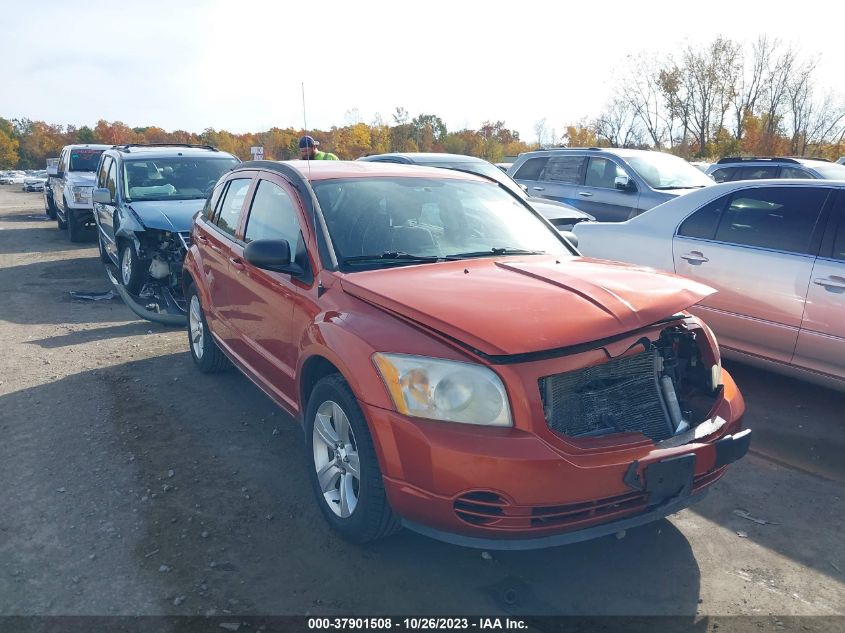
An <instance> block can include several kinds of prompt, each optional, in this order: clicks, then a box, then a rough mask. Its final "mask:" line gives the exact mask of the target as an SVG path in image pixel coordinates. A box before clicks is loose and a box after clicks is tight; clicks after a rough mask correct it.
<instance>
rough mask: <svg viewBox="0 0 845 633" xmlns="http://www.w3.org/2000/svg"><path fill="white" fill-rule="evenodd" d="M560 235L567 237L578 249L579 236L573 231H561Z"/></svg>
mask: <svg viewBox="0 0 845 633" xmlns="http://www.w3.org/2000/svg"><path fill="white" fill-rule="evenodd" d="M560 234H561V235H562V236H563V237H565V238H566V239H567V240H569V242H570V243H571V244H572V246H574V247H575V248H578V236H577V235H575V233H573V232H572V231H561V232H560Z"/></svg>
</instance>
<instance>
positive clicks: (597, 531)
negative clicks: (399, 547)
mask: <svg viewBox="0 0 845 633" xmlns="http://www.w3.org/2000/svg"><path fill="white" fill-rule="evenodd" d="M724 382H725V389H724V397H723V399H722V400H721V401H720V402H719V404H718V405H717V406H716V408H715V409H714V413H713V418H714V419H716V418H718V419H721V420H723V421H724V423H723V424H722V425H721V426H720V427H719V428H718V429H717V430H715V431H714V432H713V433H712V435H710V436H706V437H702V438H699V439H696V440H695V441H693V442H690V443H688V444H683V445H680V446H674V447H668V448H660V447H659V446H657V445H655V444H654V443H652V442H650V441H645V442H643V441H642V439H641V438H640V439H639V440H637V439H630V440H627V441H626V443H624V444H605V445H603V446H598V447H595V446H593V447H588V448H585V449H583V450H577V449H573V447H572V444H567V442H565V441H559V442H558V441H555V438H554V437H553V438H551V439H550V438H549V437H547V436H541V434H538V433H533V432H530V431H526V430H521V429H518V428H509V429H498V428H489V427H473V426H468V425H459V424H448V423H438V422H428V421H421V420H412V419H409V418H405V417H403V416H400V415H398V414H397V413H395V412H393V411H388V410H385V409H380V408H378V407H373V406H370V405H366V404H362V407H363V409H364V413H365V415H366V416H367V419H368V420H369V422H370V426H371V429H372V430H373V438H374V441H375V444H376V449H377V451H378V453H379V461H380V464H381V467H382V474H383V480H384V485H385V490H386V493H387V497H388V500H389V502H390V504H391V507H392V508H393V509H394V510H395V511H396V512H397V514H399V515H400V516H401V517H402V519H403V522H404V524H405V525H406V526H407V527H409V528H410V529H412V530H415V531H417V532H421V533H423V534H427V535H429V536H432V537H434V538H438V539H440V540H445V541H448V542H452V543H457V544H461V545H467V546H471V547H483V548H488V549H490V548H492V549H533V548H538V547H550V546H554V545H561V544H564V543H572V542H578V541H582V540H586V539H590V538H596V537H598V536H602V535H605V534H612V533H614V532H618V531H620V530H624V529H627V528H628V527H634V526H635V525H642V524H643V523H647V522H650V521H654V520H657V519H660V518H662V517H664V516H667V515H669V514H672V513H674V512H677V511H678V510H680V509H681V508H684V507H686V506H688V505H690V504H691V503H694V502H695V501H697V500H698V499H699V498H700V497H701V495H702V494H703V493H704V492H705V490H706V489H707V488H708V487H709V486H710V485H711V484H713V483H714V482H715V481H717V480H718V479H719V478H721V477H722V475H724V473H725V471H726V466H727V465H728V464H730V463H732V462H733V461H736V460H737V459H739V458H741V457H742V456H743V455H744V454H745V453H746V452H747V450H748V446H749V443H750V431H743V432H741V433H740V431H741V426H742V414H743V412H744V403H743V400H742V396H741V395H740V394H739V391H738V390H737V389H736V385H735V384H734V383H733V380H732V379H731V378H730V376H729V375H728V374H727V372H725V374H724ZM622 441H625V440H622Z"/></svg>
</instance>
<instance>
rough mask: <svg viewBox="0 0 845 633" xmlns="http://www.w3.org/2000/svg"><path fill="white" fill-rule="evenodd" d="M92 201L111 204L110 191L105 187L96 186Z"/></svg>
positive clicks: (112, 200)
mask: <svg viewBox="0 0 845 633" xmlns="http://www.w3.org/2000/svg"><path fill="white" fill-rule="evenodd" d="M94 202H97V203H99V204H112V203H113V202H114V199H113V198H112V197H111V191H109V190H108V189H106V188H105V187H98V188H97V189H94Z"/></svg>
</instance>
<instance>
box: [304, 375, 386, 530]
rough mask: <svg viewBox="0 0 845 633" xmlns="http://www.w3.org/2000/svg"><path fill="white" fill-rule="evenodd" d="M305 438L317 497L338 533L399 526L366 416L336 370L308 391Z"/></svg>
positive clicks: (310, 477) (324, 514) (321, 508)
mask: <svg viewBox="0 0 845 633" xmlns="http://www.w3.org/2000/svg"><path fill="white" fill-rule="evenodd" d="M305 438H306V442H305V443H306V449H307V450H306V453H307V459H308V461H309V463H310V464H311V468H309V479H310V480H311V486H312V489H313V490H314V494H315V496H316V498H317V503H318V504H319V506H320V511H321V512H322V513H323V516H324V517H325V519H326V521H328V522H329V524H330V525H331V526H332V527H333V528H334V529H335V530H337V532H339V533H340V534H341V536H343V537H344V538H346V539H347V540H350V541H353V542H355V543H366V542H369V541H374V540H377V539H380V538H384V537H386V536H389V535H390V534H393V533H394V532H397V531H398V530H399V529H400V528H401V524H400V522H399V518H398V517H397V516H396V514H394V512H393V510H392V509H391V508H390V505H389V504H388V501H387V495H386V493H385V490H384V482H383V481H382V478H381V470H380V468H379V465H378V460H377V458H376V452H375V449H374V447H373V440H372V437H371V436H370V430H369V427H368V425H367V421H366V419H365V418H364V414H363V413H362V411H361V408H360V407H359V406H358V401H357V400H356V398H355V395H354V394H353V393H352V390H351V389H350V388H349V385H348V384H347V382H346V381H345V380H344V379H343V376H341V375H340V374H331V375H329V376H325V377H324V378H322V379H320V380H319V381H318V382H317V384H316V385H315V386H314V389H313V390H312V391H311V396H310V397H309V399H308V407H307V410H306V414H305Z"/></svg>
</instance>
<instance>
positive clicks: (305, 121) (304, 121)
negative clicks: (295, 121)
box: [301, 81, 311, 181]
mask: <svg viewBox="0 0 845 633" xmlns="http://www.w3.org/2000/svg"><path fill="white" fill-rule="evenodd" d="M301 86H302V130H303V134H304V135H305V136H308V119H307V117H306V116H305V82H304V81H303V82H302V83H301ZM305 160H306V161H307V162H308V180H309V181H310V180H311V155H310V154H309V155H308V158H306V159H305Z"/></svg>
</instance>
